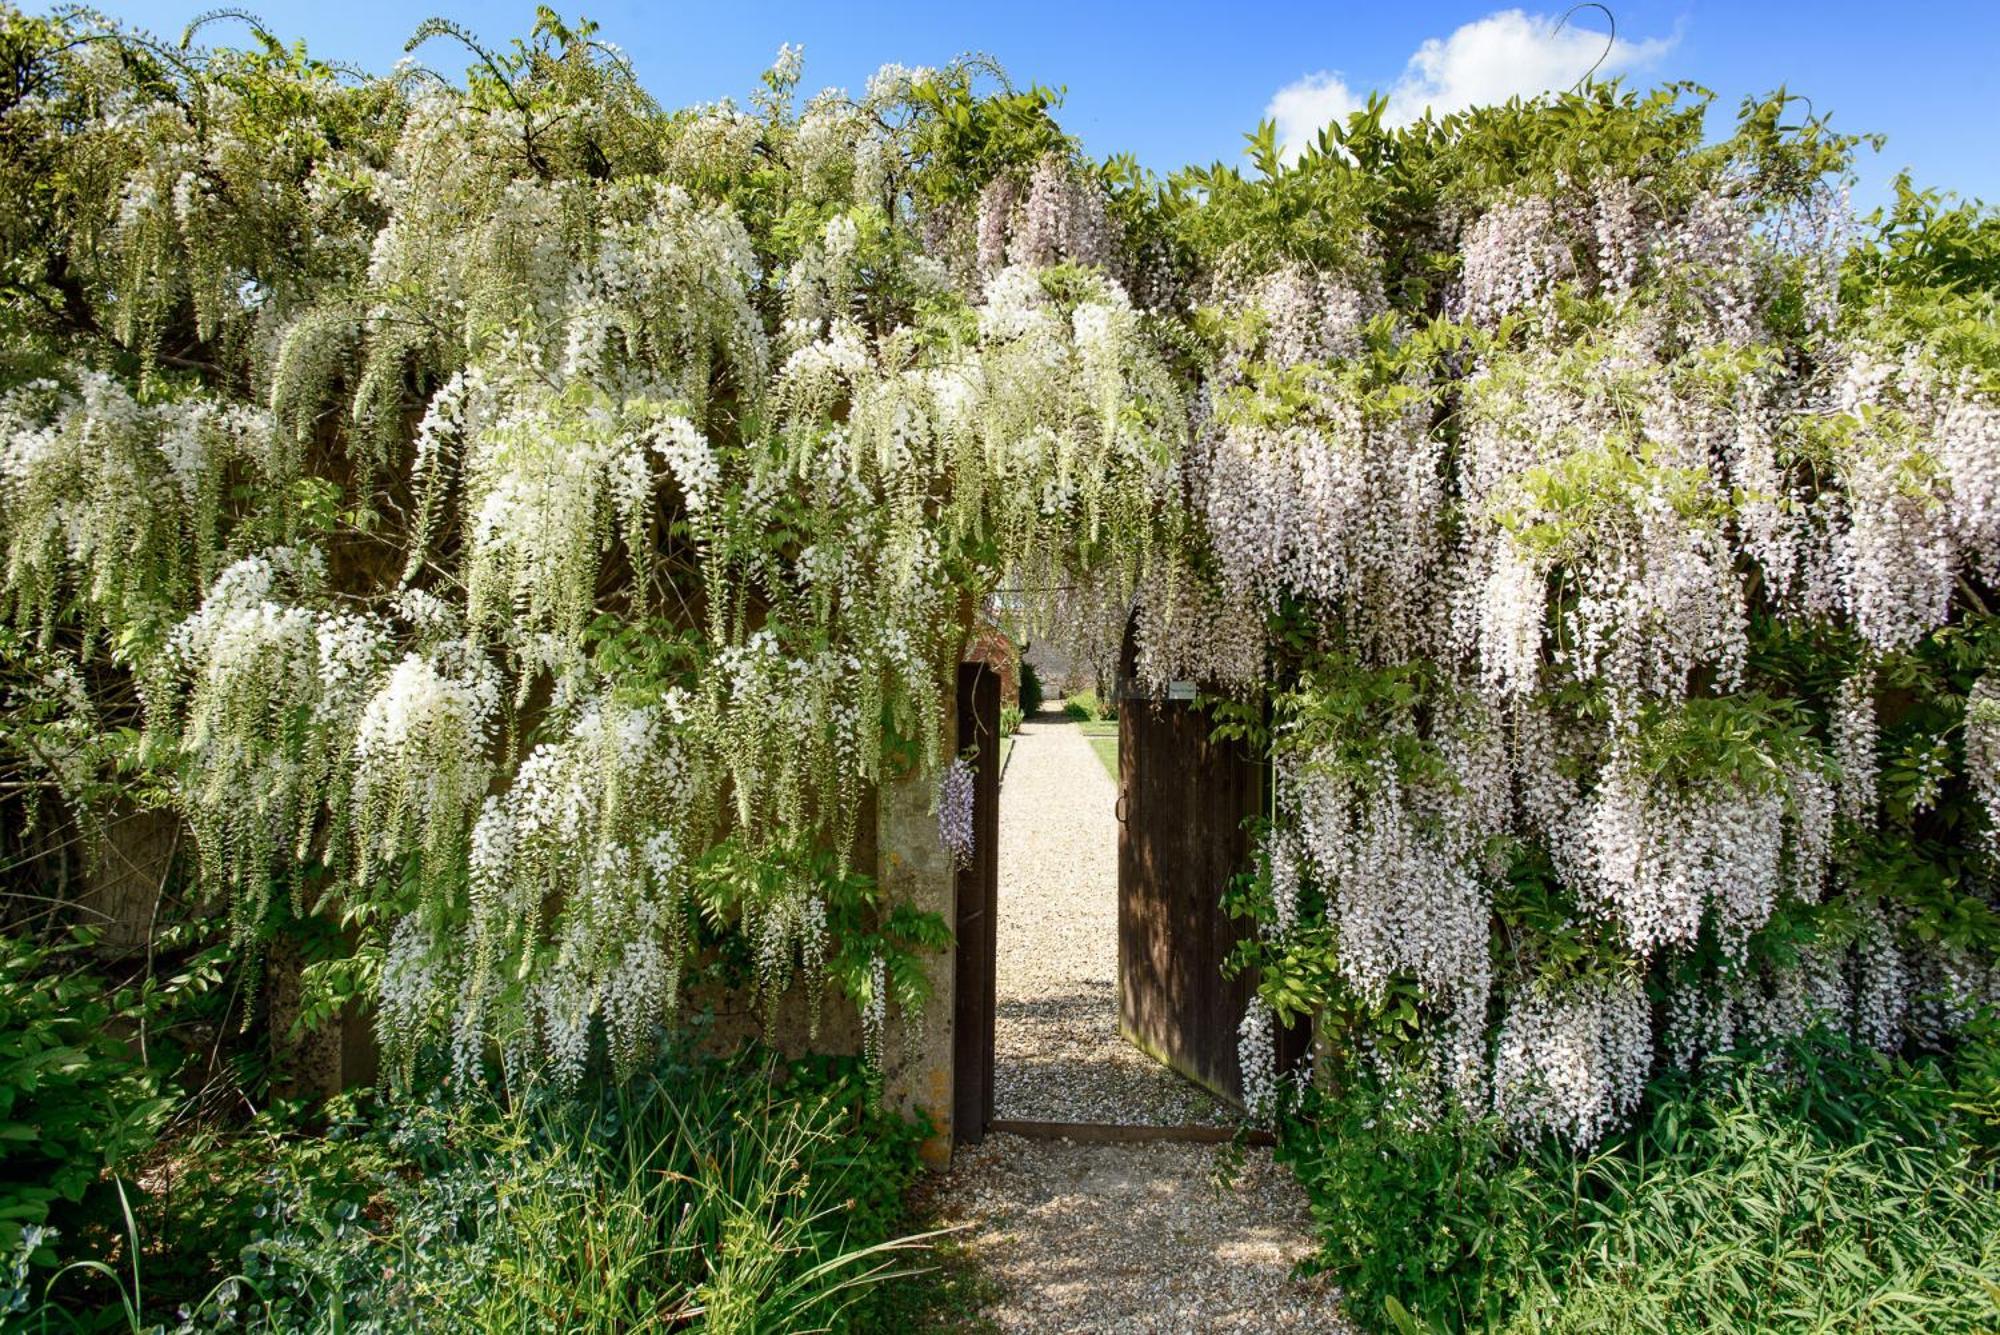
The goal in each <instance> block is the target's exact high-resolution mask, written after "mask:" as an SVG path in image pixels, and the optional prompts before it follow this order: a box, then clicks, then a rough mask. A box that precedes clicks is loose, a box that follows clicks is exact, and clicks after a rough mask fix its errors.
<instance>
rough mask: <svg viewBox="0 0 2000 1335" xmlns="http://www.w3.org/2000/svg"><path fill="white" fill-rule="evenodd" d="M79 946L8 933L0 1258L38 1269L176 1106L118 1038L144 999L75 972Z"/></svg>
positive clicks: (0, 1079)
mask: <svg viewBox="0 0 2000 1335" xmlns="http://www.w3.org/2000/svg"><path fill="white" fill-rule="evenodd" d="M77 949H78V947H77V946H62V947H54V948H51V947H45V946H40V945H36V944H34V943H32V942H30V941H26V940H22V939H20V938H16V937H8V936H0V1255H4V1256H10V1257H11V1256H14V1255H15V1254H16V1253H17V1251H22V1250H25V1252H26V1254H27V1256H28V1257H29V1259H30V1260H31V1262H32V1263H33V1264H35V1265H37V1266H45V1265H48V1264H51V1263H53V1262H54V1261H55V1260H56V1259H57V1254H56V1250H55V1248H54V1246H53V1245H52V1244H53V1242H54V1240H55V1239H54V1236H53V1235H52V1234H51V1233H50V1232H49V1229H51V1228H53V1229H55V1230H63V1231H70V1232H74V1231H75V1230H76V1228H77V1227H78V1226H79V1225H80V1223H81V1221H82V1220H83V1219H84V1218H85V1217H86V1215H87V1213H88V1208H87V1207H90V1206H91V1205H93V1204H98V1205H102V1204H108V1202H101V1201H100V1202H93V1201H92V1200H91V1199H90V1198H91V1197H93V1196H95V1195H102V1194H103V1186H102V1182H103V1177H104V1174H105V1173H106V1172H107V1171H114V1170H116V1169H118V1168H119V1167H121V1166H122V1165H123V1164H125V1163H126V1162H127V1161H128V1160H130V1159H131V1158H132V1157H133V1156H134V1155H136V1154H138V1153H139V1152H140V1151H142V1150H144V1149H145V1148H146V1147H148V1146H149V1145H151V1144H152V1143H153V1140H154V1137H155V1136H156V1135H157V1134H158V1132H159V1129H160V1127H161V1126H162V1125H163V1124H164V1123H165V1121H166V1119H167V1116H168V1114H169V1113H170V1112H171V1111H172V1108H173V1103H174V1100H173V1097H172V1096H171V1094H170V1093H169V1092H168V1091H167V1089H166V1087H165V1086H164V1084H163V1082H162V1081H161V1079H160V1077H159V1076H158V1075H157V1074H156V1073H155V1072H153V1071H150V1070H148V1069H147V1067H146V1066H145V1064H144V1063H142V1062H141V1061H140V1060H139V1058H138V1056H137V1055H136V1054H135V1053H133V1052H132V1051H131V1050H130V1048H129V1047H128V1045H127V1044H126V1043H125V1042H124V1041H123V1040H122V1039H121V1038H120V1037H119V1028H120V1026H121V1025H130V1024H135V1023H136V1021H137V1019H138V1017H139V1013H140V1006H141V1002H140V999H139V998H138V996H137V994H135V993H134V992H132V991H130V990H128V989H122V988H120V989H114V988H112V987H111V986H110V985H109V984H108V983H107V982H106V981H105V980H104V979H103V978H101V977H98V976H97V975H95V974H93V973H91V972H89V971H88V970H86V969H83V968H80V967H76V960H75V953H76V951H77ZM30 1228H33V1229H34V1230H35V1232H34V1233H33V1234H32V1235H29V1236H28V1238H27V1241H29V1242H32V1243H33V1245H31V1246H28V1247H26V1248H25V1249H24V1248H23V1242H24V1230H26V1229H30ZM37 1240H39V1241H37ZM24 1278H25V1277H24ZM0 1310H4V1309H0Z"/></svg>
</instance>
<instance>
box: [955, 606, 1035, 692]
mask: <svg viewBox="0 0 2000 1335" xmlns="http://www.w3.org/2000/svg"><path fill="white" fill-rule="evenodd" d="M965 661H966V662H968V663H984V664H986V666H987V667H988V668H991V669H992V670H993V672H994V674H995V675H997V676H998V677H999V678H1000V706H1001V708H1003V709H1005V708H1014V709H1018V708H1020V707H1021V655H1020V654H1019V653H1018V652H1016V651H1015V648H1014V642H1013V641H1012V640H1010V639H1008V638H1007V633H1006V632H1005V631H1003V630H1001V629H1000V628H999V627H998V626H995V625H990V624H988V623H985V622H981V623H980V624H979V625H977V626H974V627H973V628H972V638H971V639H969V640H967V641H966V644H965Z"/></svg>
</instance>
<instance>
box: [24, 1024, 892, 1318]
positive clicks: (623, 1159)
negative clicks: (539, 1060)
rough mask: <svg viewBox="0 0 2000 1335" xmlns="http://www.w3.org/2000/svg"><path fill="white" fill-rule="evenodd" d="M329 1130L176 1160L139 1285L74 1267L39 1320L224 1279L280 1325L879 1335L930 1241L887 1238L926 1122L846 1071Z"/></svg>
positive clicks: (565, 1098) (826, 1064) (740, 1069)
mask: <svg viewBox="0 0 2000 1335" xmlns="http://www.w3.org/2000/svg"><path fill="white" fill-rule="evenodd" d="M333 1114H334V1116H333V1121H332V1123H331V1124H330V1125H328V1126H326V1127H325V1128H324V1129H323V1133H322V1134H316V1135H298V1134H296V1133H295V1132H294V1131H293V1130H292V1129H291V1128H289V1127H288V1126H286V1125H285V1123H284V1121H283V1119H281V1118H269V1117H267V1118H261V1119H259V1121H258V1122H257V1123H255V1124H253V1125H252V1126H251V1127H250V1128H248V1129H246V1130H245V1131H243V1132H241V1133H238V1134H236V1135H234V1136H223V1137H202V1138H198V1139H196V1140H193V1141H190V1142H188V1143H187V1144H184V1145H183V1146H181V1147H179V1149H180V1159H181V1164H180V1177H181V1182H182V1190H181V1191H180V1192H178V1193H177V1195H176V1197H175V1200H174V1202H173V1208H172V1209H171V1210H170V1211H169V1212H168V1213H167V1215H166V1217H164V1218H160V1219H158V1222H156V1223H155V1224H154V1225H153V1228H154V1231H153V1232H151V1233H149V1234H147V1235H146V1236H143V1237H141V1236H139V1231H138V1230H137V1229H135V1230H134V1234H133V1236H132V1237H131V1239H130V1245H129V1247H128V1248H127V1251H128V1252H129V1253H138V1254H142V1255H143V1256H144V1265H143V1267H142V1269H141V1270H139V1271H135V1272H134V1273H133V1274H132V1276H131V1284H130V1287H129V1288H127V1286H126V1282H125V1281H126V1278H127V1277H126V1275H125V1274H124V1273H123V1272H122V1271H113V1270H111V1269H108V1268H103V1267H97V1266H92V1267H90V1269H89V1271H88V1273H81V1274H75V1275H65V1276H63V1277H62V1278H61V1280H60V1281H59V1282H58V1283H57V1284H56V1286H55V1288H54V1291H53V1293H51V1294H47V1295H46V1301H44V1302H43V1303H42V1305H41V1306H39V1307H38V1308H36V1309H34V1310H33V1311H31V1312H30V1314H29V1316H28V1317H27V1318H26V1320H25V1327H26V1328H27V1329H29V1330H41V1329H48V1330H66V1329H69V1328H70V1326H69V1323H68V1318H69V1317H70V1316H71V1315H72V1314H81V1313H82V1312H83V1311H86V1310H95V1309H100V1308H102V1309H109V1308H115V1307H118V1306H120V1305H121V1300H122V1302H124V1303H130V1304H131V1305H132V1307H133V1308H134V1309H135V1310H138V1311H139V1316H136V1317H135V1318H134V1324H135V1325H136V1324H139V1322H140V1318H141V1317H152V1316H157V1315H159V1311H158V1310H148V1309H146V1308H144V1307H142V1305H141V1303H140V1302H139V1301H138V1299H137V1297H136V1295H137V1294H138V1293H139V1292H140V1291H141V1290H142V1289H143V1293H144V1301H145V1303H146V1304H149V1305H150V1308H151V1309H159V1308H160V1304H161V1301H162V1299H163V1298H164V1299H165V1302H166V1309H165V1310H172V1309H173V1308H174V1307H176V1306H180V1305H195V1306H201V1305H202V1300H203V1298H204V1297H205V1296H206V1295H207V1294H208V1293H209V1292H210V1291H211V1290H212V1289H214V1288H215V1286H217V1285H218V1284H219V1285H220V1286H221V1291H220V1294H219V1295H218V1298H217V1300H216V1301H214V1302H211V1303H208V1304H206V1306H207V1307H208V1308H210V1309H211V1311H212V1312H213V1311H221V1310H227V1309H229V1308H232V1307H233V1308H234V1309H235V1310H236V1316H237V1318H238V1319H241V1320H245V1321H247V1322H248V1323H249V1324H250V1325H251V1326H252V1328H264V1329H275V1330H287V1331H292V1330H383V1331H399V1330H410V1329H419V1328H421V1329H439V1330H463V1331H502V1330H505V1331H518V1330H531V1329H550V1330H554V1329H561V1330H569V1331H610V1330H630V1329H639V1328H655V1327H658V1326H662V1325H664V1326H668V1327H672V1326H677V1325H682V1324H691V1323H693V1322H694V1321H695V1320H696V1319H697V1318H699V1320H700V1322H701V1324H702V1325H703V1327H704V1328H705V1329H708V1330H711V1331H763V1330H799V1329H829V1328H835V1329H838V1328H846V1327H848V1326H850V1325H853V1326H859V1327H861V1328H867V1327H868V1326H869V1323H870V1313H871V1311H872V1310H873V1309H872V1304H873V1303H875V1302H876V1301H877V1300H878V1295H877V1294H875V1293H874V1292H873V1290H875V1289H877V1288H879V1287H880V1286H882V1285H883V1284H884V1282H885V1281H887V1280H890V1279H892V1278H896V1277H898V1276H901V1275H903V1274H906V1273H908V1271H909V1269H910V1268H909V1267H905V1266H902V1265H900V1264H898V1262H899V1260H900V1256H901V1254H902V1253H903V1252H904V1251H906V1249H908V1248H911V1247H914V1246H916V1245H918V1244H917V1243H916V1242H915V1241H913V1240H897V1239H895V1237H894V1235H895V1231H896V1230H897V1228H898V1227H899V1226H900V1225H901V1223H902V1220H903V1216H904V1207H903V1193H904V1191H905V1189H906V1188H907V1186H908V1185H909V1183H910V1181H911V1180H912V1178H913V1176H914V1175H915V1173H916V1172H917V1160H916V1154H915V1150H916V1145H917V1144H918V1142H919V1140H920V1139H921V1137H922V1136H923V1135H924V1134H925V1128H923V1127H922V1126H920V1125H915V1124H911V1123H908V1122H904V1121H902V1120H900V1119H897V1118H893V1117H890V1116H888V1115H886V1114H883V1113H880V1112H877V1111H870V1109H869V1099H868V1096H867V1081H866V1079H865V1076H864V1073H863V1072H862V1070H861V1069H860V1067H859V1065H858V1063H856V1062H855V1061H853V1060H852V1059H846V1058H840V1059H836V1058H813V1059H809V1060H806V1061H802V1062H797V1063H792V1064H784V1063H780V1062H778V1061H776V1060H775V1059H773V1058H771V1057H770V1056H768V1055H767V1054H763V1053H757V1052H753V1053H748V1054H745V1055H743V1056H740V1057H738V1058H734V1059H731V1060H726V1061H722V1060H688V1059H681V1058H668V1059H663V1060H662V1061H661V1062H660V1063H659V1064H658V1065H656V1066H655V1067H653V1068H651V1069H650V1070H648V1071H646V1072H644V1073H642V1074H641V1075H640V1076H638V1077H636V1078H634V1079H632V1080H630V1081H628V1082H625V1083H624V1084H622V1085H611V1084H607V1085H603V1086H600V1087H598V1088H597V1089H596V1090H594V1091H586V1092H585V1093H584V1095H583V1096H581V1097H579V1096H578V1095H575V1094H559V1093H553V1092H550V1091H549V1090H547V1089H545V1088H541V1087H537V1088H535V1089H532V1090H531V1091H529V1092H528V1093H526V1094H525V1095H523V1096H522V1097H520V1098H518V1099H516V1100H515V1101H514V1102H513V1103H512V1104H504V1103H502V1102H500V1101H499V1100H497V1099H494V1098H490V1097H486V1096H483V1095H482V1096H479V1097H476V1098H472V1099H462V1098H457V1097H454V1096H452V1095H451V1094H450V1093H449V1092H448V1091H442V1090H436V1091H433V1093H432V1095H431V1097H430V1098H429V1099H427V1100H424V1101H419V1102H405V1103H397V1104H392V1105H387V1106H380V1107H377V1106H373V1105H371V1104H368V1103H366V1102H363V1103H356V1102H353V1101H351V1100H343V1101H341V1102H340V1103H338V1104H337V1105H336V1106H335V1108H334V1109H333ZM140 1217H142V1218H146V1217H149V1216H148V1212H147V1211H146V1210H145V1209H144V1208H143V1206H142V1208H141V1211H140ZM142 1244H143V1245H142ZM162 1244H166V1248H165V1250H163V1246H162ZM176 1247H189V1248H193V1249H196V1250H197V1251H198V1252H199V1253H200V1254H198V1255H178V1256H177V1255H173V1254H172V1249H173V1248H176ZM162 1267H168V1268H172V1269H173V1270H175V1271H177V1272H178V1275H177V1277H178V1278H180V1279H181V1280H182V1282H180V1283H177V1284H174V1285H172V1286H170V1289H171V1292H166V1293H162V1292H155V1289H156V1285H155V1284H154V1282H153V1279H154V1276H155V1274H156V1272H157V1271H159V1270H160V1269H161V1268H162ZM239 1271H240V1276H239ZM114 1284H115V1286H116V1296H112V1295H113V1286H114ZM35 1296H36V1297H37V1298H43V1297H44V1295H43V1294H41V1293H38V1294H36V1295H35ZM196 1316H197V1317H200V1316H201V1313H200V1312H199V1311H197V1312H196Z"/></svg>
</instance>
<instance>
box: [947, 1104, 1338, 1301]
mask: <svg viewBox="0 0 2000 1335" xmlns="http://www.w3.org/2000/svg"><path fill="white" fill-rule="evenodd" d="M1217 1164H1218V1150H1217V1149H1216V1147H1214V1146H1204V1145H1181V1144H1147V1145H1080V1144H1075V1143H1072V1142H1070V1141H1066V1140H1062V1141H1030V1140H1023V1139H1021V1138H1019V1137H1017V1136H1003V1135H993V1136H989V1137H987V1139H986V1142H985V1143H984V1144H983V1145H979V1146H977V1147H974V1148H970V1149H962V1150H960V1151H959V1153H958V1157H957V1161H956V1163H955V1164H954V1166H953V1168H952V1171H951V1173H950V1175H949V1176H947V1177H946V1178H945V1179H944V1181H943V1183H942V1184H940V1191H941V1195H940V1197H939V1198H938V1214H939V1216H940V1217H939V1220H938V1222H939V1223H940V1224H941V1225H945V1226H950V1225H953V1224H962V1225H966V1226H967V1228H966V1231H965V1232H964V1233H963V1234H961V1235H960V1237H961V1239H962V1241H963V1243H964V1245H965V1247H966V1248H967V1250H968V1251H969V1253H970V1255H971V1257H972V1259H973V1260H974V1262H975V1263H976V1264H977V1265H978V1266H979V1268H980V1270H981V1271H982V1272H983V1273H984V1275H985V1277H986V1278H987V1279H989V1280H990V1281H991V1282H992V1284H993V1286H994V1288H995V1289H996V1290H997V1294H996V1296H995V1297H994V1298H993V1300H992V1301H991V1302H990V1303H989V1304H988V1306H987V1307H986V1309H985V1311H984V1312H982V1313H981V1315H982V1317H984V1318H985V1320H986V1321H988V1322H990V1323H991V1324H992V1326H993V1327H995V1328H997V1329H999V1330H1002V1331H1036V1332H1041V1331H1050V1332H1055V1331H1090V1332H1116V1331H1189V1332H1193V1331H1295V1330H1297V1331H1305V1330H1310V1331H1324V1332H1346V1331H1349V1330H1351V1329H1352V1328H1351V1327H1350V1326H1349V1325H1348V1324H1347V1323H1346V1321H1345V1319H1344V1318H1343V1317H1342V1316H1341V1315H1340V1310H1339V1298H1340V1295H1339V1292H1338V1290H1336V1289H1334V1288H1332V1287H1331V1286H1328V1285H1325V1284H1322V1283H1320V1282H1318V1281H1315V1280H1299V1279H1294V1278H1292V1276H1291V1270H1292V1267H1293V1265H1294V1264H1296V1263H1297V1262H1298V1261H1299V1260H1301V1259H1303V1258H1304V1257H1305V1256H1306V1255H1308V1254H1309V1253H1310V1252H1311V1250H1312V1241H1311V1238H1312V1233H1311V1223H1310V1219H1309V1217H1308V1215H1307V1213H1306V1207H1305V1201H1304V1198H1303V1194H1302V1193H1301V1192H1300V1190H1299V1187H1298V1184H1297V1183H1296V1182H1294V1181H1293V1180H1292V1179H1291V1177H1290V1176H1289V1174H1287V1173H1286V1171H1285V1170H1284V1169H1283V1168H1280V1167H1278V1166H1277V1165H1276V1164H1274V1163H1273V1162H1272V1161H1271V1152H1270V1151H1269V1150H1257V1149H1252V1150H1248V1151H1246V1152H1245V1157H1244V1160H1243V1162H1242V1164H1241V1165H1240V1167H1239V1169H1238V1171H1237V1172H1236V1173H1235V1175H1234V1179H1233V1181H1230V1182H1229V1183H1227V1184H1226V1185H1223V1184H1221V1183H1219V1182H1218V1179H1217V1171H1216V1170H1217Z"/></svg>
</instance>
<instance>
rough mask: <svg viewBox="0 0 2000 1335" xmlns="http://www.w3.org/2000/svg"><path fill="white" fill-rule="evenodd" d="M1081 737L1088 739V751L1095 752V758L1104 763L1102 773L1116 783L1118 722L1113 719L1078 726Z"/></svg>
mask: <svg viewBox="0 0 2000 1335" xmlns="http://www.w3.org/2000/svg"><path fill="white" fill-rule="evenodd" d="M1078 726H1079V727H1081V728H1082V729H1083V735H1084V736H1085V737H1087V738H1089V739H1090V749H1091V750H1093V751H1095V752H1097V758H1098V759H1099V760H1101V761H1103V762H1104V772H1105V773H1106V774H1109V775H1110V776H1111V782H1113V783H1117V782H1118V722H1117V720H1115V719H1112V720H1109V721H1106V722H1102V723H1083V724H1079V725H1078Z"/></svg>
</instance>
